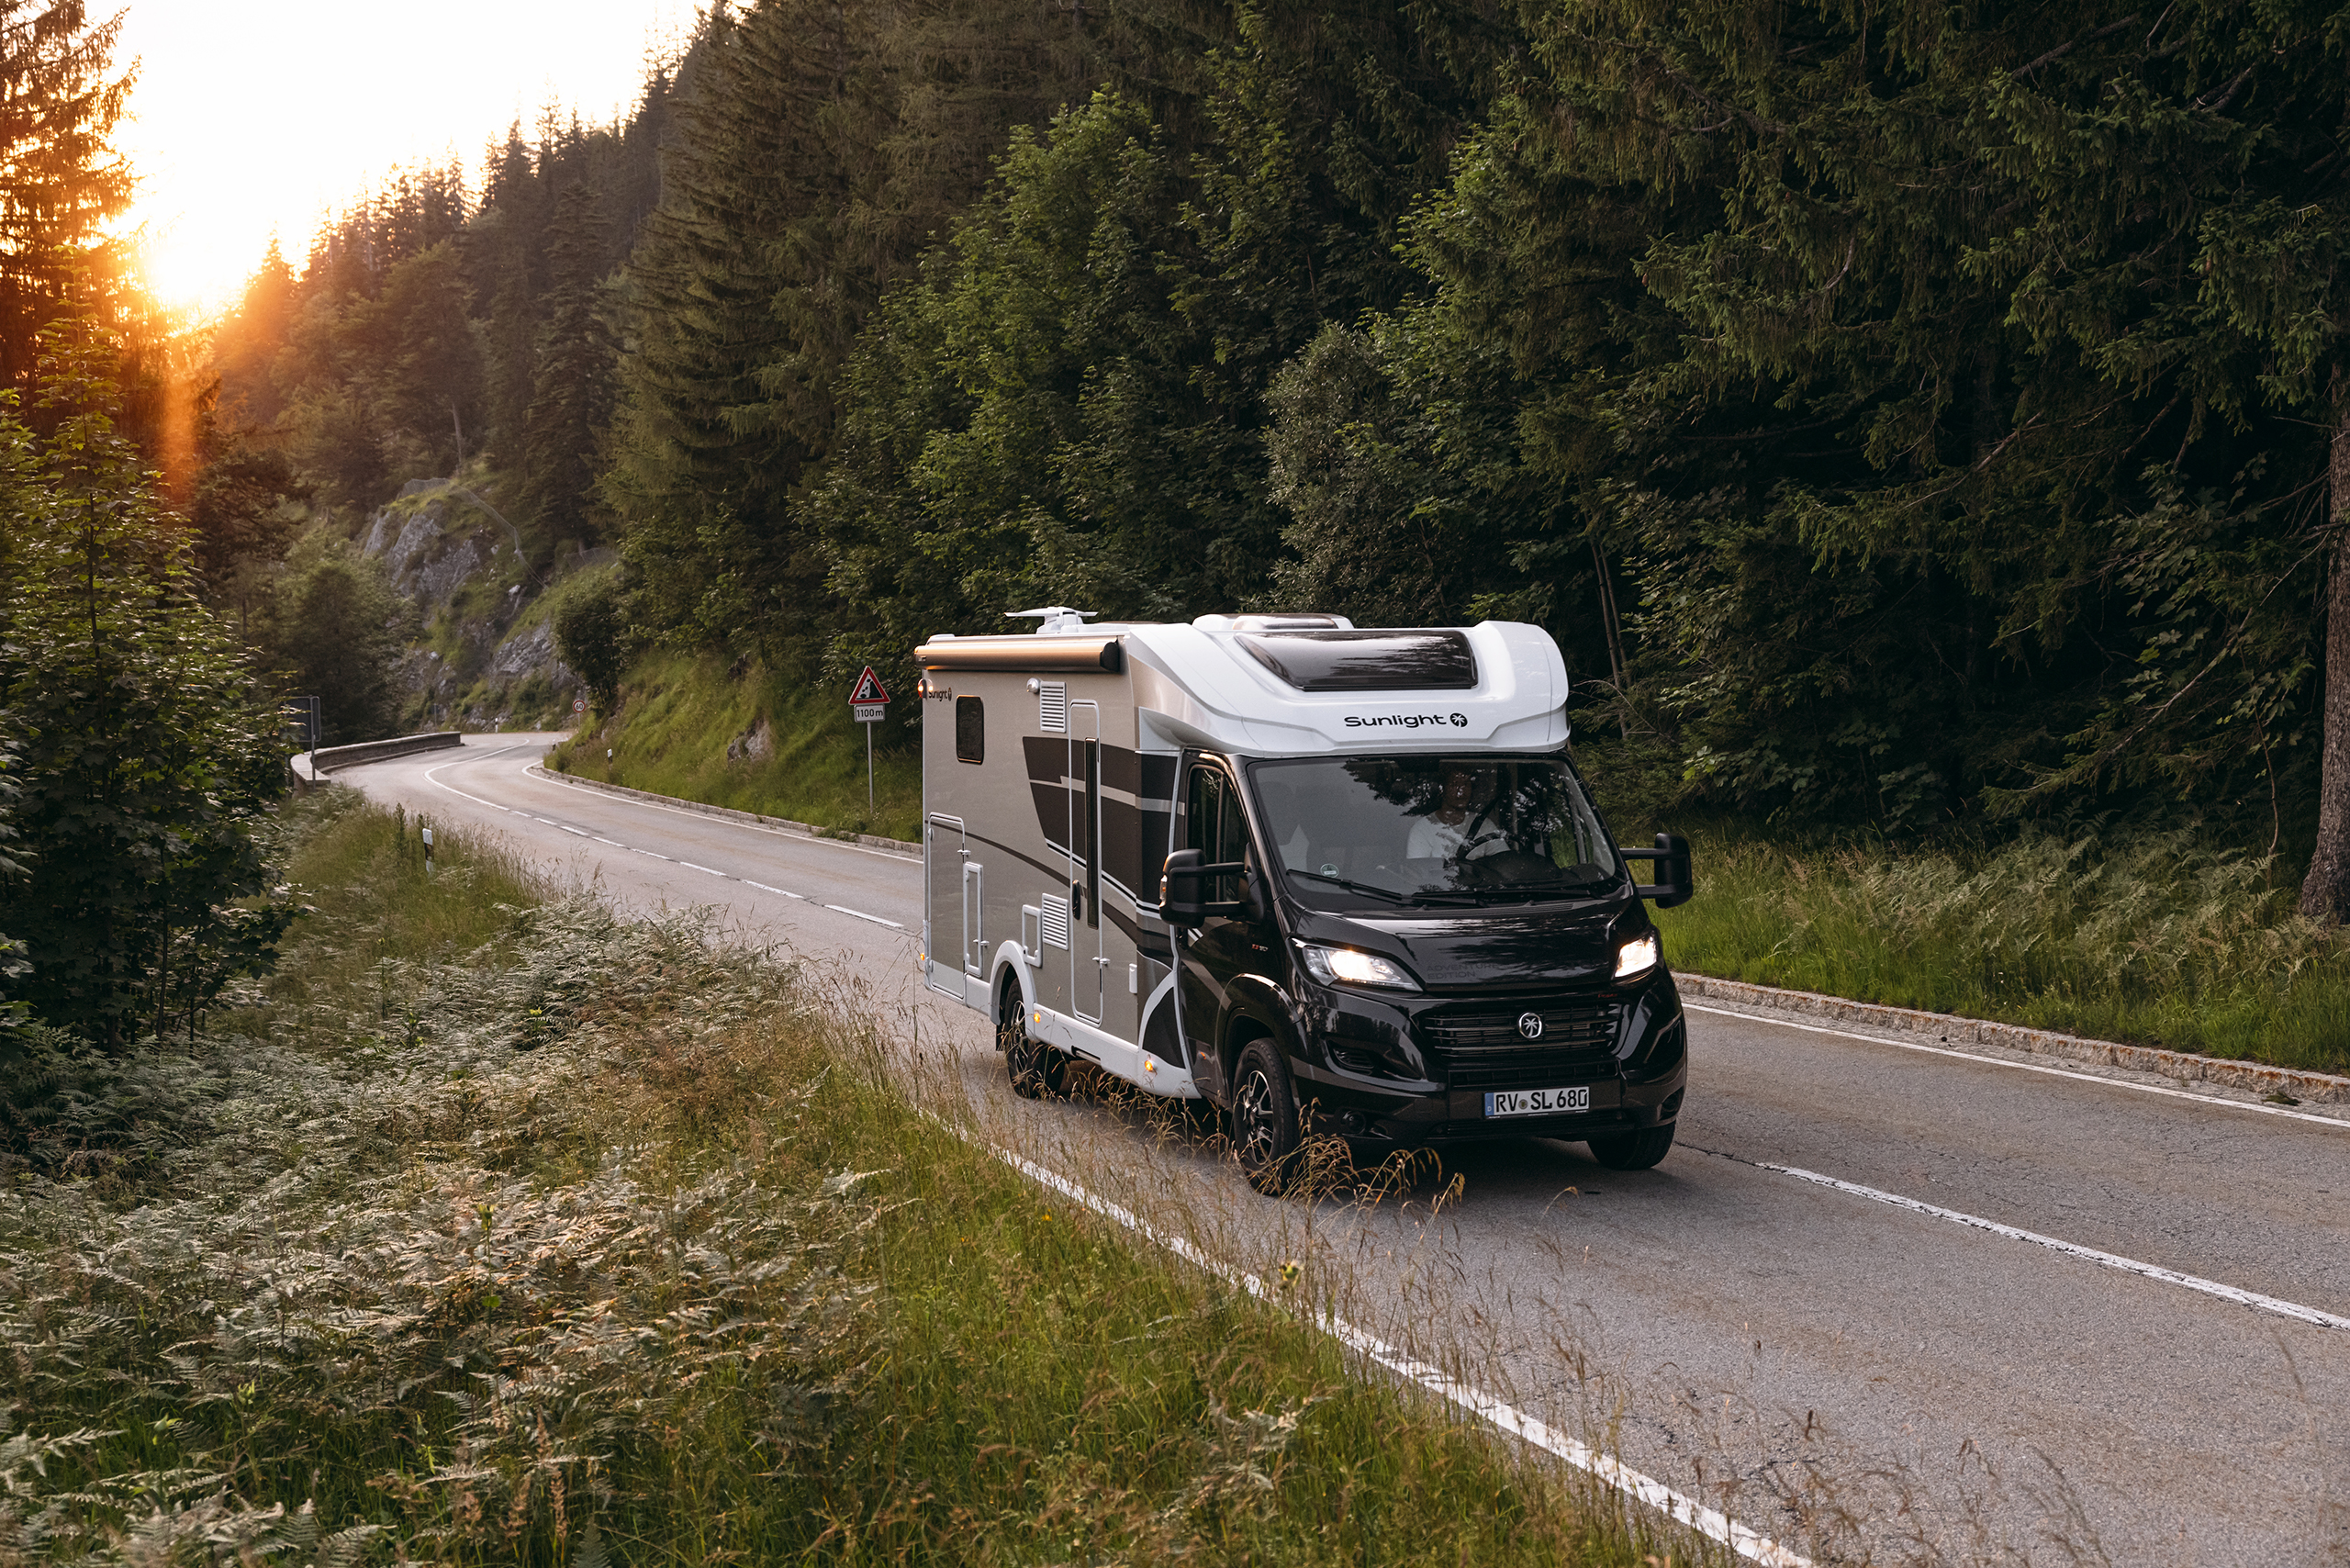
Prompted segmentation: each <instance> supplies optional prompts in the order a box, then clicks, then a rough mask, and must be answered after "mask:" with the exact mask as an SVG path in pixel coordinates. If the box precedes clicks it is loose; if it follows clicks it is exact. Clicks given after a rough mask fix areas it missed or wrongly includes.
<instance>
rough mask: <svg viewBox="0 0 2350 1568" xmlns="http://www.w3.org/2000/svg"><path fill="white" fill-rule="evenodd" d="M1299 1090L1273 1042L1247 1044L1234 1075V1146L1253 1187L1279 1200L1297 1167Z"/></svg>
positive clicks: (1265, 1040)
mask: <svg viewBox="0 0 2350 1568" xmlns="http://www.w3.org/2000/svg"><path fill="white" fill-rule="evenodd" d="M1301 1141H1302V1139H1301V1137H1300V1136H1299V1131H1298V1118H1297V1092H1296V1090H1294V1089H1293V1088H1292V1087H1291V1086H1290V1079H1289V1068H1288V1067H1287V1066H1286V1065H1285V1064H1284V1063H1283V1062H1282V1061H1281V1052H1280V1051H1279V1050H1278V1049H1277V1048H1275V1047H1274V1045H1273V1042H1272V1041H1270V1040H1268V1039H1265V1038H1263V1037H1262V1036H1259V1037H1258V1038H1257V1039H1254V1040H1251V1041H1249V1042H1248V1049H1246V1050H1244V1051H1242V1052H1241V1053H1240V1062H1239V1066H1238V1067H1237V1069H1236V1070H1234V1072H1233V1075H1232V1148H1233V1152H1234V1153H1235V1154H1236V1155H1237V1156H1238V1157H1239V1159H1240V1169H1241V1170H1242V1172H1243V1173H1244V1174H1245V1175H1247V1176H1248V1184H1249V1185H1250V1186H1252V1187H1254V1188H1256V1189H1257V1191H1259V1192H1260V1193H1265V1194H1267V1195H1268V1196H1277V1195H1279V1194H1280V1193H1281V1192H1283V1191H1284V1190H1285V1189H1287V1187H1288V1186H1289V1183H1290V1178H1291V1177H1292V1175H1293V1174H1295V1171H1296V1169H1297V1150H1298V1146H1299V1144H1300V1142H1301Z"/></svg>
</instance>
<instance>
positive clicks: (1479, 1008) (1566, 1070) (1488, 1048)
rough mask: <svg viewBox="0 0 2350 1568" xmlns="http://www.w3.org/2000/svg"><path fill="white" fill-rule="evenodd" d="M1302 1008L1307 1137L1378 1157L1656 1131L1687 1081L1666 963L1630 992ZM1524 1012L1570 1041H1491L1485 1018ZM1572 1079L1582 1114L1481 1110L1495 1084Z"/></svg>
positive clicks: (1683, 1039)
mask: <svg viewBox="0 0 2350 1568" xmlns="http://www.w3.org/2000/svg"><path fill="white" fill-rule="evenodd" d="M1298 1011H1299V1013H1300V1017H1299V1019H1298V1023H1299V1025H1300V1030H1299V1037H1300V1038H1301V1039H1302V1040H1304V1041H1305V1042H1306V1045H1305V1048H1304V1059H1302V1060H1292V1063H1291V1067H1292V1073H1293V1075H1294V1077H1295V1078H1296V1080H1297V1091H1298V1098H1299V1100H1300V1102H1301V1103H1304V1104H1305V1105H1306V1106H1307V1108H1308V1109H1307V1117H1308V1123H1307V1125H1308V1129H1309V1130H1310V1131H1312V1132H1315V1133H1317V1134H1325V1135H1333V1136H1337V1137H1344V1138H1346V1139H1348V1141H1349V1142H1352V1143H1355V1144H1358V1145H1361V1146H1363V1147H1365V1148H1369V1149H1373V1150H1375V1149H1379V1148H1427V1147H1433V1146H1440V1145H1447V1144H1459V1143H1469V1142H1476V1141H1482V1140H1484V1139H1490V1138H1528V1137H1551V1138H1570V1139H1580V1138H1589V1137H1604V1136H1606V1135H1607V1134H1610V1133H1617V1132H1628V1131H1631V1130H1634V1129H1637V1128H1641V1127H1653V1126H1661V1125H1662V1124H1664V1123H1667V1122H1671V1121H1672V1120H1673V1118H1674V1117H1675V1116H1677V1115H1678V1114H1680V1110H1681V1102H1682V1097H1683V1093H1684V1091H1685V1090H1686V1089H1687V1087H1688V1081H1689V1051H1688V1026H1687V1024H1686V1022H1685V1020H1684V1016H1683V1014H1682V1011H1681V998H1680V993H1679V992H1678V991H1677V990H1676V989H1675V988H1674V986H1673V977H1672V975H1671V974H1670V973H1669V972H1667V971H1665V970H1663V969H1658V970H1657V971H1656V972H1655V973H1654V974H1652V975H1651V976H1649V977H1647V978H1645V979H1644V980H1641V981H1639V982H1638V983H1637V984H1635V985H1631V986H1623V987H1616V988H1611V989H1608V990H1605V991H1583V992H1573V993H1556V992H1554V993H1550V994H1546V995H1539V996H1527V995H1512V996H1491V997H1488V996H1415V997H1409V998H1393V999H1391V998H1388V997H1383V996H1382V997H1371V996H1360V995H1357V994H1355V993H1353V992H1351V991H1349V992H1344V993H1340V992H1337V991H1323V992H1319V993H1317V994H1316V995H1315V996H1314V997H1311V998H1308V999H1304V1001H1302V1002H1301V1004H1300V1006H1299V1009H1298ZM1525 1013H1533V1014H1538V1015H1539V1016H1542V1017H1544V1018H1545V1019H1546V1020H1548V1021H1550V1036H1551V1037H1552V1038H1554V1039H1557V1038H1565V1039H1567V1041H1568V1043H1567V1044H1565V1045H1564V1046H1559V1045H1546V1044H1543V1043H1541V1042H1540V1041H1539V1040H1538V1041H1528V1042H1525V1043H1523V1044H1519V1043H1517V1042H1516V1041H1514V1040H1513V1041H1509V1042H1506V1043H1496V1042H1495V1036H1496V1033H1497V1032H1496V1031H1495V1030H1494V1028H1493V1027H1492V1026H1491V1025H1492V1022H1493V1021H1494V1020H1495V1019H1507V1018H1509V1017H1511V1016H1512V1015H1513V1014H1525ZM1603 1016H1604V1018H1605V1023H1604V1024H1603V1023H1602V1022H1601V1019H1602V1017H1603ZM1603 1030H1604V1035H1603ZM1464 1041H1474V1042H1476V1043H1475V1044H1473V1045H1472V1044H1465V1043H1463V1042H1464ZM1574 1085H1583V1086H1587V1087H1588V1088H1589V1089H1590V1090H1591V1108H1590V1109H1589V1110H1588V1111H1584V1112H1580V1113H1576V1114H1571V1115H1551V1116H1488V1115H1486V1114H1485V1096H1486V1094H1487V1092H1490V1091H1493V1090H1496V1089H1558V1088H1565V1087H1570V1086H1574Z"/></svg>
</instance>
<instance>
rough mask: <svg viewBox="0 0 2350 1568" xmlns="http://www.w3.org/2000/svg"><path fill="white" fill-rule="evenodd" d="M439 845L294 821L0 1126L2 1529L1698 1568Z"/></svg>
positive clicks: (88, 1543) (614, 1552) (160, 1555)
mask: <svg viewBox="0 0 2350 1568" xmlns="http://www.w3.org/2000/svg"><path fill="white" fill-rule="evenodd" d="M437 836H439V838H440V840H441V843H440V846H439V847H440V850H441V855H440V860H439V865H438V867H437V868H436V873H435V875H433V876H432V877H431V878H429V879H428V878H427V877H426V875H425V872H424V869H423V866H422V862H421V857H420V855H418V853H417V849H416V845H415V842H414V834H413V824H409V823H398V822H397V821H395V820H394V819H392V818H389V817H386V815H384V814H383V813H381V812H375V811H373V810H371V809H368V808H366V807H364V806H363V805H361V804H359V803H358V802H357V801H355V800H353V799H352V798H351V797H349V796H348V795H346V794H344V793H343V792H341V791H330V792H329V793H328V795H327V796H326V797H325V798H324V799H323V800H321V801H314V802H309V803H306V804H305V805H304V806H303V807H301V808H299V809H298V812H297V817H296V819H295V820H294V821H293V823H292V824H291V826H290V828H289V832H288V835H287V843H286V852H287V854H288V855H289V857H290V859H291V866H292V870H293V874H294V876H295V878H296V879H297V881H298V882H299V883H300V884H301V885H302V886H303V887H305V888H306V889H307V890H308V891H309V896H310V899H311V902H313V904H314V905H315V906H316V908H317V909H318V911H319V913H318V914H317V915H316V916H315V917H314V918H313V919H311V920H310V921H308V922H307V923H306V924H305V925H304V926H303V927H302V928H301V929H300V931H299V933H298V935H297V938H296V940H295V942H294V944H293V946H292V947H291V949H290V951H289V953H288V955H287V959H286V962H285V967H284V968H283V969H281V970H280V972H279V973H278V974H276V975H275V976H274V977H272V978H270V979H269V980H266V981H264V982H260V983H256V984H252V985H250V986H248V987H246V988H245V989H244V990H243V991H242V992H241V994H240V995H238V996H237V997H235V998H234V999H233V1005H232V1006H230V1007H229V1008H227V1009H224V1010H223V1011H221V1012H219V1013H217V1014H215V1015H214V1017H213V1018H212V1019H211V1021H210V1025H209V1027H208V1028H207V1030H206V1031H204V1032H203V1033H202V1034H200V1035H199V1036H197V1037H196V1039H194V1040H193V1041H189V1042H185V1043H176V1044H174V1043H162V1042H158V1043H155V1044H153V1045H152V1046H151V1047H150V1049H149V1050H148V1051H147V1052H146V1053H145V1054H144V1055H143V1056H141V1057H140V1058H136V1059H135V1060H133V1061H132V1062H130V1063H129V1064H126V1065H124V1066H122V1067H121V1068H120V1070H119V1073H118V1082H119V1083H120V1084H127V1085H130V1086H133V1087H134V1088H135V1089H136V1091H137V1092H139V1093H140V1094H141V1095H143V1096H144V1102H143V1103H145V1105H146V1107H147V1110H146V1112H145V1113H144V1114H142V1115H141V1116H140V1117H139V1118H137V1119H135V1120H133V1121H130V1122H128V1123H116V1124H109V1125H107V1126H105V1127H104V1128H101V1129H98V1130H96V1131H94V1132H92V1133H91V1134H90V1136H88V1137H84V1139H83V1141H82V1142H81V1143H80V1144H78V1145H76V1146H74V1147H73V1148H70V1149H69V1148H65V1147H64V1146H63V1145H61V1144H58V1143H55V1142H53V1141H52V1142H50V1143H41V1142H39V1141H38V1140H36V1141H35V1142H33V1143H30V1144H28V1145H27V1146H26V1147H25V1148H24V1149H22V1150H20V1151H19V1153H18V1154H17V1164H16V1167H15V1169H14V1170H13V1172H12V1175H11V1179H10V1181H9V1183H8V1186H7V1190H6V1192H5V1193H0V1411H4V1412H5V1416H0V1420H5V1427H0V1562H36V1561H38V1562H67V1561H71V1562H85V1563H117V1562H119V1563H131V1562H137V1563H163V1562H207V1563H210V1562H225V1561H230V1560H234V1561H237V1562H260V1561H263V1560H269V1561H275V1562H285V1563H319V1564H326V1563H347V1562H363V1561H412V1560H419V1561H420V1560H431V1561H450V1562H491V1561H497V1562H549V1563H553V1562H571V1563H575V1564H580V1565H582V1568H593V1565H596V1564H600V1563H604V1562H712V1563H715V1562H783V1561H795V1562H842V1563H850V1562H917V1561H919V1562H934V1561H936V1562H979V1563H991V1562H1006V1563H1013V1562H1021V1563H1029V1562H1033V1563H1057V1562H1134V1563H1159V1562H1166V1563H1172V1562H1235V1563H1237V1562H1270V1563H1291V1562H1296V1563H1308V1562H1315V1563H1318V1562H1340V1561H1344V1562H1375V1561H1414V1562H1417V1561H1424V1560H1427V1559H1429V1558H1442V1559H1444V1560H1447V1561H1476V1562H1500V1563H1544V1564H1553V1563H1555V1564H1584V1563H1589V1564H1633V1563H1639V1562H1664V1561H1667V1560H1671V1561H1673V1562H1690V1561H1692V1560H1693V1559H1692V1556H1691V1551H1692V1548H1691V1546H1690V1544H1689V1543H1688V1542H1687V1541H1685V1540H1683V1539H1682V1538H1681V1537H1680V1536H1679V1535H1678V1533H1677V1532H1674V1531H1671V1530H1669V1529H1661V1528H1660V1527H1658V1526H1657V1525H1656V1524H1655V1522H1654V1521H1653V1520H1652V1519H1643V1518H1629V1517H1628V1516H1627V1514H1626V1513H1625V1512H1624V1511H1623V1510H1622V1509H1620V1508H1618V1507H1616V1506H1611V1505H1608V1504H1607V1503H1606V1501H1605V1499H1602V1498H1598V1497H1596V1496H1595V1495H1594V1494H1592V1493H1591V1492H1590V1491H1588V1490H1587V1489H1583V1488H1579V1487H1578V1486H1576V1485H1575V1484H1572V1481H1571V1479H1570V1478H1566V1477H1562V1476H1561V1475H1559V1474H1558V1473H1554V1472H1551V1471H1549V1470H1547V1469H1544V1468H1541V1467H1539V1466H1536V1465H1531V1464H1527V1463H1525V1462H1522V1461H1521V1460H1520V1459H1519V1458H1517V1457H1516V1456H1514V1455H1513V1454H1512V1453H1511V1451H1510V1450H1507V1449H1506V1448H1505V1447H1504V1446H1503V1445H1502V1444H1501V1442H1500V1441H1498V1440H1497V1439H1494V1437H1493V1436H1492V1435H1491V1434H1490V1433H1488V1432H1486V1431H1484V1430H1482V1429H1480V1428H1475V1427H1472V1426H1469V1425H1464V1424H1462V1423H1460V1422H1459V1421H1457V1420H1455V1419H1453V1418H1451V1417H1449V1416H1448V1415H1447V1414H1446V1413H1445V1412H1444V1411H1443V1410H1442V1409H1441V1408H1438V1407H1435V1406H1430V1405H1428V1404H1427V1402H1425V1401H1423V1400H1420V1399H1418V1398H1416V1397H1415V1396H1412V1395H1410V1394H1404V1393H1400V1392H1398V1391H1397V1390H1396V1389H1394V1388H1393V1387H1392V1386H1389V1385H1387V1384H1386V1383H1382V1382H1379V1381H1375V1380H1373V1381H1365V1380H1364V1379H1363V1378H1361V1377H1360V1376H1358V1375H1355V1372H1356V1371H1357V1369H1353V1368H1350V1367H1349V1366H1348V1364H1347V1362H1346V1361H1345V1359H1344V1357H1343V1355H1342V1353H1341V1351H1340V1350H1338V1349H1337V1347H1336V1346H1335V1345H1334V1344H1333V1343H1332V1342H1330V1341H1329V1340H1327V1339H1326V1338H1320V1337H1317V1336H1315V1335H1314V1334H1312V1333H1311V1332H1309V1331H1307V1330H1305V1329H1304V1328H1302V1327H1300V1326H1299V1325H1298V1324H1297V1323H1296V1322H1295V1321H1294V1320H1292V1318H1290V1317H1288V1316H1285V1315H1283V1314H1282V1313H1281V1312H1279V1311H1275V1310H1272V1309H1270V1308H1268V1307H1267V1306H1265V1305H1263V1304H1261V1303H1259V1302H1256V1301H1254V1300H1253V1299H1251V1298H1249V1297H1248V1296H1246V1295H1244V1294H1239V1293H1237V1292H1235V1291H1233V1290H1232V1289H1231V1288H1230V1287H1229V1286H1228V1285H1226V1284H1225V1283H1223V1282H1221V1281H1219V1280H1218V1279H1216V1278H1215V1277H1214V1276H1212V1275H1209V1274H1204V1273H1202V1272H1201V1271H1197V1270H1194V1269H1192V1268H1190V1267H1189V1266H1187V1265H1185V1264H1182V1263H1180V1262H1178V1261H1176V1260H1172V1259H1170V1258H1169V1257H1167V1256H1166V1255H1164V1254H1162V1253H1159V1252H1158V1251H1155V1250H1153V1249H1149V1248H1147V1247H1143V1246H1137V1245H1136V1244H1134V1242H1133V1241H1132V1239H1131V1238H1128V1237H1126V1236H1125V1235H1124V1233H1122V1232H1119V1231H1117V1230H1115V1229H1114V1228H1113V1227H1110V1226H1105V1225H1103V1224H1102V1223H1100V1222H1098V1221H1096V1220H1094V1219H1092V1218H1091V1217H1090V1216H1089V1215H1086V1214H1085V1213H1084V1212H1083V1211H1082V1210H1077V1209H1073V1208H1071V1207H1069V1206H1068V1205H1065V1204H1058V1203H1056V1202H1052V1201H1048V1200H1046V1199H1045V1198H1042V1197H1040V1196H1039V1193H1038V1191H1037V1189H1035V1187H1033V1186H1032V1185H1030V1184H1029V1183H1028V1182H1025V1181H1024V1180H1023V1179H1022V1178H1020V1177H1019V1176H1017V1175H1016V1174H1014V1173H1013V1172H1012V1171H1011V1170H1007V1169H1006V1168H1005V1167H1004V1166H1003V1165H1002V1163H1000V1162H999V1161H998V1160H996V1159H994V1158H993V1157H992V1156H990V1154H989V1153H987V1152H986V1151H985V1150H984V1149H983V1148H979V1147H976V1146H974V1145H972V1144H969V1143H967V1142H965V1141H963V1140H960V1139H957V1138H955V1137H947V1136H946V1135H945V1134H944V1133H942V1131H941V1130H940V1128H939V1126H937V1124H936V1123H935V1122H934V1121H932V1120H929V1119H927V1118H926V1117H924V1116H923V1115H921V1114H918V1113H917V1111H916V1110H915V1109H914V1107H913V1105H912V1104H911V1103H909V1100H908V1099H907V1097H906V1096H905V1094H904V1093H902V1092H901V1090H900V1088H898V1087H897V1086H896V1085H895V1082H894V1081H893V1080H892V1078H891V1077H890V1073H889V1072H888V1071H885V1070H884V1069H885V1066H888V1067H891V1068H894V1066H895V1065H896V1064H895V1063H894V1062H892V1061H891V1060H890V1052H891V1051H892V1050H893V1049H894V1048H895V1047H894V1045H893V1043H892V1041H891V1039H890V1036H888V1034H887V1033H886V1031H885V1030H884V1029H883V1028H882V1026H881V1025H880V1023H879V1022H878V1021H877V1020H875V1019H874V1018H873V1017H872V1016H871V1015H870V1014H869V1013H868V1012H866V1011H862V1010H860V1009H859V1008H857V1007H855V1006H852V1005H847V1004H845V1003H844V1002H843V1000H842V999H840V998H838V997H834V996H831V995H828V994H827V993H826V992H825V991H823V990H822V987H821V986H819V985H818V984H816V983H815V982H814V981H813V980H811V977H810V976H808V975H806V974H803V973H801V972H800V971H799V970H797V969H793V968H791V967H790V966H789V965H785V964H779V963H777V962H774V961H772V960H771V959H769V958H765V957H763V956H760V955H755V954H752V953H747V952H744V951H741V950H737V949H732V948H728V947H725V946H721V945H718V944H716V943H714V942H713V941H711V931H710V929H709V928H708V927H707V926H706V925H704V924H699V923H698V922H697V921H695V920H693V919H691V918H678V919H674V920H668V921H663V922H655V923H649V924H621V923H620V922H617V921H615V920H614V919H613V918H612V917H611V916H610V914H609V913H606V912H605V911H603V910H602V909H601V908H599V906H598V905H596V904H595V903H593V902H589V901H588V900H585V899H582V898H577V897H569V896H564V895H563V893H562V892H561V890H556V889H552V888H549V887H547V886H545V885H543V883H541V882H540V881H538V880H537V879H535V878H534V877H533V876H532V874H531V873H530V872H529V871H528V870H527V869H526V868H522V867H521V866H520V865H518V864H517V863H516V862H514V861H513V860H511V859H509V857H506V856H505V855H504V854H503V853H502V852H501V851H500V849H499V848H498V846H497V845H496V844H495V843H494V842H489V841H485V840H481V839H477V838H471V837H468V836H466V835H464V834H456V833H453V832H450V831H446V830H444V831H442V832H441V833H440V834H438V835H437ZM1700 1555H1702V1553H1700Z"/></svg>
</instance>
